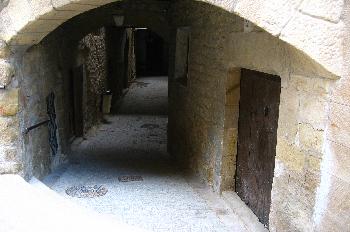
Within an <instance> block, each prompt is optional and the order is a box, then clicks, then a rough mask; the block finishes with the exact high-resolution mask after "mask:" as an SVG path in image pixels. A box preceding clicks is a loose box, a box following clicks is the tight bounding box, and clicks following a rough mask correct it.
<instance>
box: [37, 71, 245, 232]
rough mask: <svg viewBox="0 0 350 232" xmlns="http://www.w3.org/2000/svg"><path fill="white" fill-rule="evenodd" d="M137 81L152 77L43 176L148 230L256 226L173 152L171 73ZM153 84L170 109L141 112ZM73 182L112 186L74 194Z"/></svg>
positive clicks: (58, 187) (56, 186)
mask: <svg viewBox="0 0 350 232" xmlns="http://www.w3.org/2000/svg"><path fill="white" fill-rule="evenodd" d="M138 81H139V82H142V83H146V84H139V83H135V84H133V86H132V87H131V88H130V90H129V92H128V93H127V94H126V96H125V98H124V100H123V102H122V104H121V108H120V109H121V112H122V114H117V115H110V116H108V117H106V121H107V122H106V123H105V124H102V125H100V126H99V127H97V128H96V129H95V130H92V131H91V132H90V134H89V135H87V136H86V138H87V139H86V140H81V141H77V142H75V143H74V144H73V146H72V150H73V153H74V157H72V162H71V164H69V165H68V166H67V167H63V168H61V169H60V170H57V171H56V172H54V173H52V174H51V175H50V176H48V177H47V178H46V179H45V180H44V183H45V184H46V185H48V186H49V187H50V188H51V189H53V190H54V191H56V192H57V193H59V194H60V195H62V196H64V197H65V198H68V199H71V200H73V201H74V202H76V203H78V204H80V205H83V206H85V207H87V208H89V209H93V210H95V211H97V212H99V213H101V214H109V215H113V216H116V217H118V218H119V219H120V220H121V221H123V222H124V223H126V224H128V225H130V226H134V227H137V228H141V229H144V230H146V231H186V232H192V231H193V232H194V231H203V232H204V231H205V232H207V231H220V232H224V231H249V230H248V229H247V227H246V225H245V224H244V223H243V222H242V221H241V220H240V219H239V217H238V216H237V215H236V214H235V213H234V212H233V211H232V210H231V208H228V207H227V206H226V204H225V203H224V201H223V200H222V199H221V198H219V197H217V195H215V194H213V193H212V192H211V191H210V190H209V189H208V188H207V187H206V186H204V185H202V184H200V183H199V182H198V181H196V180H195V179H191V178H188V177H186V176H185V175H184V174H183V172H182V170H181V169H179V168H178V167H177V166H176V164H175V163H174V160H173V159H172V157H171V156H170V155H169V154H168V153H167V151H166V143H167V135H166V128H167V116H166V115H165V114H164V112H166V110H167V109H166V107H167V104H166V102H167V91H166V89H165V90H164V87H166V85H164V83H166V81H167V80H166V79H165V78H143V79H139V80H138ZM147 88H148V89H147ZM157 88H158V89H157ZM147 91H150V92H149V93H150V95H151V96H152V98H153V99H156V100H155V101H154V104H158V105H157V106H153V109H157V112H158V113H159V112H163V113H159V114H158V115H156V114H154V115H152V114H150V113H149V111H148V110H147V111H146V112H145V114H143V113H142V109H143V108H142V106H140V105H142V102H143V101H146V102H147V101H149V102H147V104H149V103H150V100H149V99H147V98H146V100H145V93H147ZM156 94H158V96H155V95H156ZM135 105H136V106H139V107H135ZM128 109H130V111H128ZM136 109H137V110H136ZM124 175H139V176H141V177H142V178H143V181H131V182H120V181H119V180H118V177H120V176H124ZM74 185H86V186H93V185H103V186H104V187H106V188H107V189H108V192H107V194H106V195H104V196H102V197H98V198H73V197H70V196H68V195H67V194H66V193H65V190H66V189H67V188H68V187H71V186H74Z"/></svg>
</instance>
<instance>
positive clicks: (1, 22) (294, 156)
mask: <svg viewBox="0 0 350 232" xmlns="http://www.w3.org/2000/svg"><path fill="white" fill-rule="evenodd" d="M111 2H114V1H110V0H101V1H99V0H80V1H78V0H77V1H67V0H56V1H49V0H47V1H40V2H36V1H26V2H25V3H24V4H23V2H22V1H10V2H9V4H8V5H7V6H6V7H5V8H4V9H2V11H1V12H0V41H1V42H0V58H1V61H0V70H1V74H0V75H1V76H0V88H1V89H0V115H1V117H0V120H1V121H0V122H1V124H0V131H1V133H0V134H1V136H0V138H1V146H2V150H1V153H0V155H1V156H4V157H6V158H5V160H6V159H7V160H8V162H7V161H6V162H2V164H1V165H2V166H0V170H1V172H3V173H18V172H20V171H21V170H22V167H21V166H22V163H21V160H19V161H18V160H15V159H12V158H14V157H16V156H17V155H18V156H19V157H20V156H21V154H22V149H23V147H21V140H22V139H23V138H22V132H23V129H24V128H23V124H21V120H22V119H21V110H22V109H21V105H20V104H19V102H21V99H20V97H19V96H20V95H19V94H18V93H19V89H20V88H21V86H20V85H19V84H18V81H17V80H16V76H17V75H21V73H20V72H21V67H18V66H19V65H20V64H21V63H20V61H21V59H22V54H23V52H24V51H26V50H27V49H28V48H29V47H31V46H33V45H35V44H38V43H40V41H42V39H43V38H44V37H45V36H47V35H48V34H49V33H50V32H52V31H53V30H54V29H55V28H57V27H59V26H60V25H61V24H62V23H64V22H66V21H67V20H69V19H70V18H72V17H74V16H76V15H79V14H81V13H83V12H85V11H89V10H92V9H95V8H98V7H103V6H104V5H106V4H109V3H111ZM203 2H206V3H209V4H210V5H211V6H215V9H219V8H220V9H221V10H217V11H220V12H221V13H222V12H225V13H226V14H231V15H238V16H240V17H242V18H243V19H246V20H249V21H245V23H244V24H242V25H241V26H243V27H244V29H243V30H239V31H238V30H237V31H234V32H235V33H237V34H231V35H228V36H227V38H225V39H226V41H219V42H218V43H219V45H223V44H224V43H225V42H227V47H228V49H227V52H229V53H225V54H226V55H225V56H224V57H220V59H221V60H220V59H219V58H218V59H217V60H216V62H217V63H216V64H223V63H225V65H222V66H220V70H219V72H218V73H210V74H208V76H210V75H211V76H215V75H223V76H225V75H226V74H225V72H227V70H229V69H230V68H232V67H233V68H248V69H253V70H257V71H265V72H267V73H271V74H278V75H281V76H282V77H283V79H282V87H283V88H284V89H283V90H282V95H281V102H282V103H281V110H280V111H281V112H283V113H282V117H281V118H280V119H279V125H280V127H279V135H278V136H279V140H278V145H277V156H278V157H277V161H276V162H277V167H278V168H277V169H276V171H275V179H274V187H273V203H272V214H273V216H272V220H273V221H272V224H273V225H274V227H275V228H283V226H286V225H287V226H289V225H291V224H294V223H295V224H297V223H300V221H301V223H305V224H307V226H309V227H308V229H309V228H311V227H312V226H315V225H316V226H318V225H321V224H322V223H321V219H319V218H322V216H323V214H324V213H323V211H322V210H324V209H325V207H327V202H328V201H327V200H324V199H319V198H320V196H323V194H325V192H326V193H328V192H329V191H330V190H329V188H330V186H326V187H324V185H322V184H323V182H322V181H323V180H322V178H324V177H322V178H321V177H320V176H314V175H327V173H328V172H329V170H328V169H327V170H324V169H321V167H320V165H321V161H322V160H323V157H324V156H327V155H329V153H327V152H328V150H327V149H328V148H327V146H328V145H327V141H324V140H323V138H324V137H325V136H326V134H327V132H328V131H327V125H326V124H324V119H325V118H327V117H328V96H329V93H330V89H331V88H329V79H333V80H335V79H337V78H338V77H343V76H344V75H345V71H346V70H345V69H344V60H343V59H344V54H343V50H344V46H345V45H343V44H344V41H345V38H346V36H345V34H344V31H345V29H346V24H345V22H344V20H343V19H342V17H343V15H342V12H343V8H344V3H343V1H333V2H332V4H329V5H328V4H323V5H322V4H321V6H320V7H319V10H318V11H314V10H313V8H312V7H311V6H312V4H314V2H315V1H311V0H310V1H304V2H298V3H295V2H292V1H287V0H285V1H254V2H252V1H244V0H241V1H203ZM316 2H317V1H316ZM143 7H145V8H147V7H148V5H147V4H144V5H143ZM330 12H331V13H330ZM145 18H147V17H145ZM219 23H222V22H219ZM251 23H253V24H254V25H257V26H258V27H259V28H258V27H254V25H253V28H255V29H253V30H251V28H252V25H251ZM180 24H181V23H179V25H180ZM179 25H178V26H179ZM219 25H222V24H219ZM237 25H239V22H238V23H237ZM161 27H162V23H159V24H157V25H156V28H161ZM262 29H263V30H262ZM155 30H156V29H155ZM234 30H236V29H234ZM260 32H261V34H259V38H258V39H256V37H255V34H254V33H260ZM266 32H267V33H266ZM201 35H202V36H205V35H203V34H201ZM167 36H169V34H166V35H164V37H167ZM239 36H242V38H238V37H239ZM237 38H238V39H237ZM243 38H244V39H243ZM200 39H202V38H200ZM204 39H206V40H207V41H209V40H210V39H211V38H204ZM204 39H203V40H204ZM215 39H220V38H217V37H215ZM197 40H199V39H198V38H197ZM232 41H234V43H231V42H232ZM283 41H284V42H283ZM255 44H257V46H256V47H254V49H253V48H252V46H253V45H255ZM213 46H216V44H214V45H213ZM218 47H220V46H218ZM216 48H217V47H216ZM196 50H199V49H198V47H197V48H194V49H191V51H196ZM198 54H200V53H198ZM230 54H237V55H235V57H233V58H232V57H229V55H230ZM193 56H195V55H193ZM191 59H192V60H193V59H194V58H193V57H190V61H191ZM197 64H198V62H197ZM208 67H211V68H212V69H213V70H215V67H214V66H210V65H208ZM286 67H287V68H286ZM202 68H203V67H202ZM205 68H207V67H205ZM2 70H3V71H2ZM190 72H192V73H194V72H196V71H193V70H191V69H190ZM208 73H209V71H208ZM194 76H195V74H194ZM189 81H190V82H191V80H189ZM218 85H219V88H217V89H219V90H223V91H222V92H224V88H222V87H223V86H224V85H223V84H222V82H219V83H218ZM188 86H189V89H191V90H194V91H198V92H199V90H198V89H195V88H192V87H193V86H194V84H191V83H190V84H189V85H188ZM209 87H210V88H212V89H215V87H218V86H215V85H211V86H209ZM315 96H317V97H319V98H315ZM216 97H217V99H219V101H220V100H223V99H224V97H223V95H222V94H218V96H216ZM217 99H216V100H217ZM315 99H316V100H315ZM212 103H213V105H214V106H210V107H212V108H210V107H209V110H210V111H213V112H214V111H216V112H220V110H221V111H222V110H223V108H222V105H220V104H217V105H216V103H217V102H212ZM236 109H237V108H236ZM206 110H207V109H206V108H205V107H204V108H198V109H197V111H196V112H197V116H198V114H199V113H201V111H204V112H206ZM209 110H208V111H209ZM338 110H339V109H338ZM300 112H301V114H299V113H300ZM208 116H209V117H211V116H213V118H215V120H217V121H219V122H220V123H217V122H214V123H213V125H214V126H211V127H207V125H204V126H203V128H205V129H203V128H202V127H201V126H202V125H201V124H200V122H199V121H200V120H198V122H196V121H194V120H193V125H190V126H188V130H187V131H186V132H189V134H191V133H192V135H194V134H196V133H199V134H201V135H203V137H207V138H214V139H213V140H215V139H218V140H217V141H216V140H215V142H214V145H213V146H212V147H209V146H208V147H206V144H207V143H204V145H203V144H196V142H198V141H194V144H195V146H196V147H199V148H200V149H203V150H200V152H201V153H205V154H206V153H207V154H208V156H212V154H213V153H218V155H217V156H216V157H215V159H212V158H209V159H208V160H205V157H204V158H203V157H200V158H198V159H195V161H194V162H197V165H203V166H205V167H206V169H205V170H204V171H203V173H204V174H203V175H204V176H205V177H207V179H208V182H209V183H210V184H211V185H213V186H214V188H216V189H217V190H220V189H221V184H222V182H221V178H225V176H224V175H225V172H226V171H225V170H224V168H222V166H221V165H220V164H221V163H223V162H224V160H225V159H224V158H223V157H222V154H221V153H222V152H221V150H220V146H221V145H220V142H221V141H222V140H223V139H222V137H223V135H222V133H221V132H222V131H221V130H224V129H223V128H224V127H225V126H224V125H225V123H226V122H225V120H224V119H223V117H222V115H220V116H218V117H216V116H215V115H213V114H208ZM297 117H300V118H297ZM318 120H319V121H322V123H323V124H322V126H319V125H320V124H319V121H318ZM203 121H204V120H203ZM196 123H197V124H196ZM231 128H232V129H233V130H232V131H235V130H234V129H236V128H235V127H234V126H233V127H231ZM296 134H297V135H298V136H299V137H298V140H297V141H298V142H297V143H296V142H295V141H296V140H295V138H296V137H295V135H296ZM335 134H336V133H335ZM220 136H221V137H220ZM231 136H232V135H231ZM310 137H311V138H315V139H314V140H310V139H309V138H310ZM335 137H337V135H335ZM340 137H341V136H340ZM183 138H184V139H186V142H187V144H189V143H191V142H193V136H192V138H191V136H189V135H186V134H184V136H183ZM340 140H341V142H344V139H343V138H341V139H340ZM320 141H321V143H320ZM204 142H208V143H210V142H211V141H210V139H208V141H204ZM211 148H214V149H218V151H216V152H212V151H210V149H211ZM303 149H304V150H307V152H310V153H313V155H311V156H307V157H306V156H305V154H304V153H303V151H301V150H303ZM191 152H192V151H191ZM316 153H317V155H314V154H316ZM335 153H336V152H335ZM308 154H309V153H308ZM21 158H23V157H21ZM226 158H227V157H226ZM228 160H230V159H228ZM207 161H208V162H207ZM231 161H232V159H231ZM201 162H202V163H201ZM213 166H214V167H215V168H212V167H213ZM305 167H307V168H305ZM228 170H229V168H228ZM285 170H288V171H286V172H284V171H285ZM304 170H306V171H309V170H313V171H315V172H314V173H312V174H310V173H309V172H307V173H306V174H308V175H306V174H305V176H304V177H305V178H308V179H307V180H305V183H306V187H305V186H304V187H305V188H309V189H306V190H307V191H305V192H304V193H303V194H305V195H307V194H309V193H311V197H310V199H311V201H312V203H311V204H310V205H307V209H306V210H305V211H303V212H302V213H305V215H307V216H305V215H304V214H303V215H302V216H301V217H299V218H298V219H297V220H299V221H293V216H294V215H295V214H298V211H293V210H290V211H286V212H284V213H286V217H282V218H279V217H278V215H279V214H280V213H281V212H283V200H284V197H285V194H286V192H288V191H294V192H297V190H296V189H293V188H290V187H288V186H285V183H286V182H288V181H290V179H288V178H290V177H287V176H288V175H289V174H292V176H293V175H294V176H296V175H297V174H298V171H304ZM229 171H232V170H229ZM206 172H207V173H206ZM294 181H295V182H297V181H299V180H297V179H294ZM326 184H327V183H326ZM328 184H329V183H328ZM322 186H323V187H322ZM327 188H328V189H327ZM310 189H311V190H310ZM325 189H326V190H325ZM308 190H310V191H308ZM326 195H327V194H326ZM310 199H308V198H304V196H295V197H294V196H293V197H292V198H290V199H288V203H290V204H297V203H298V202H299V201H300V200H306V201H308V200H310ZM303 206H304V205H301V207H303ZM313 209H315V210H313ZM313 218H316V219H317V220H319V221H316V222H314V221H313Z"/></svg>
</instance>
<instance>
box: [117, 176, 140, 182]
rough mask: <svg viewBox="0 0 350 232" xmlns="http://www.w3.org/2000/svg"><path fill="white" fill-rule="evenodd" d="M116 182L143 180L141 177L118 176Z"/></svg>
mask: <svg viewBox="0 0 350 232" xmlns="http://www.w3.org/2000/svg"><path fill="white" fill-rule="evenodd" d="M118 180H119V181H120V182H130V181H143V178H142V176H119V177H118Z"/></svg>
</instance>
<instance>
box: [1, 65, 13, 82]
mask: <svg viewBox="0 0 350 232" xmlns="http://www.w3.org/2000/svg"><path fill="white" fill-rule="evenodd" d="M14 74H15V69H14V68H13V66H12V65H11V64H10V63H8V62H7V61H5V60H0V86H7V85H8V84H9V83H10V82H11V79H12V77H13V76H14Z"/></svg>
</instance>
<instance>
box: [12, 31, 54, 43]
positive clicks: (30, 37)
mask: <svg viewBox="0 0 350 232" xmlns="http://www.w3.org/2000/svg"><path fill="white" fill-rule="evenodd" d="M47 34H48V32H35V33H19V34H16V35H15V36H14V37H12V38H11V41H10V42H9V43H10V45H33V44H37V43H39V42H40V41H41V40H42V39H43V38H44V37H45V36H46V35H47Z"/></svg>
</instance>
